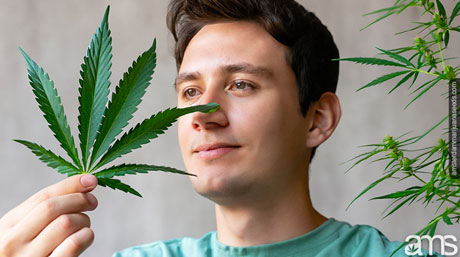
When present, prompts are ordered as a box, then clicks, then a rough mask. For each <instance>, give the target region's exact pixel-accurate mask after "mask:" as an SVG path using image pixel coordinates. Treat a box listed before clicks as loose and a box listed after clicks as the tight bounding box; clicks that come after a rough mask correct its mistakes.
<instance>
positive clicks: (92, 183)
mask: <svg viewBox="0 0 460 257" xmlns="http://www.w3.org/2000/svg"><path fill="white" fill-rule="evenodd" d="M96 186H97V178H96V177H95V176H94V175H90V174H86V175H75V176H72V177H69V178H66V179H64V180H62V181H60V182H58V183H56V184H54V185H51V186H49V187H46V188H44V189H42V190H41V191H39V192H38V193H36V194H34V195H33V196H31V197H30V198H29V199H27V200H26V201H24V202H23V203H22V204H20V205H19V206H17V207H16V208H14V209H13V210H11V211H10V212H8V213H7V214H5V216H3V217H2V219H1V220H0V232H1V231H4V230H7V229H10V228H12V227H13V226H14V225H16V224H17V223H19V221H20V220H21V219H22V218H23V217H24V216H25V215H26V214H27V213H29V212H30V211H31V210H32V209H33V208H34V207H36V206H37V205H39V204H40V203H41V202H43V201H46V200H48V199H50V198H53V197H56V196H60V195H65V194H72V193H85V192H90V191H92V190H93V189H94V188H95V187H96Z"/></svg>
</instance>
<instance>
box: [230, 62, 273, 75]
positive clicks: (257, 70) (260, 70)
mask: <svg viewBox="0 0 460 257" xmlns="http://www.w3.org/2000/svg"><path fill="white" fill-rule="evenodd" d="M222 71H223V72H224V73H247V74H252V75H258V76H261V77H272V76H273V71H272V70H270V69H269V68H267V67H263V66H254V65H252V64H249V63H236V64H229V65H225V66H223V67H222Z"/></svg>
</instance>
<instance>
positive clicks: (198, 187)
mask: <svg viewBox="0 0 460 257" xmlns="http://www.w3.org/2000/svg"><path fill="white" fill-rule="evenodd" d="M190 179H191V182H192V186H193V188H194V190H195V191H196V192H197V193H198V194H200V195H201V196H203V197H205V198H207V199H209V200H211V201H213V202H214V203H216V204H219V205H226V204H229V202H230V201H232V202H234V201H238V200H237V199H239V198H242V197H243V195H246V193H247V191H248V190H247V188H246V186H243V185H242V184H241V183H235V182H233V183H232V182H231V181H229V180H226V181H222V180H220V181H216V180H215V179H214V180H205V181H203V180H200V179H199V178H197V177H194V178H190Z"/></svg>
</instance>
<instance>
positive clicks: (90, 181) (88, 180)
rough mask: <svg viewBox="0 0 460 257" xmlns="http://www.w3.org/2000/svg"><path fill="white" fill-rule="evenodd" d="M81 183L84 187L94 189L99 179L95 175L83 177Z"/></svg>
mask: <svg viewBox="0 0 460 257" xmlns="http://www.w3.org/2000/svg"><path fill="white" fill-rule="evenodd" d="M80 182H81V184H82V185H83V186H84V187H92V186H95V185H96V184H97V179H96V177H95V176H94V175H83V176H81V179H80Z"/></svg>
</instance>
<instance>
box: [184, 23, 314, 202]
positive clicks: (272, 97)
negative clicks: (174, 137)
mask: <svg viewBox="0 0 460 257" xmlns="http://www.w3.org/2000/svg"><path fill="white" fill-rule="evenodd" d="M287 51H288V49H287V48H286V47H285V46H283V45H282V44H280V43H279V42H277V41H276V40H275V39H274V38H273V37H272V36H271V35H270V34H268V32H266V31H265V29H264V28H263V27H262V26H260V25H258V24H256V23H252V22H227V23H216V24H212V25H207V26H205V27H203V29H201V30H200V31H199V32H198V33H197V34H196V35H195V37H194V38H193V39H192V40H191V42H190V44H189V45H188V47H187V49H186V51H185V54H184V58H183V62H182V64H181V66H180V70H179V75H178V77H177V80H176V90H177V97H178V98H177V99H178V106H179V107H186V106H190V105H198V104H207V103H210V102H215V103H218V104H219V105H220V109H219V110H218V111H216V112H214V113H211V114H203V113H193V114H190V115H186V116H183V117H181V118H180V119H179V123H178V133H179V143H180V147H181V151H182V155H183V159H184V162H185V166H186V169H187V171H188V172H190V173H193V174H196V175H197V177H192V178H191V181H192V184H193V187H194V188H195V190H196V191H197V192H198V193H200V194H202V195H204V196H206V197H208V198H210V199H211V200H214V201H216V202H221V203H225V202H228V203H229V202H231V201H232V200H235V199H238V198H240V199H247V197H248V196H251V197H253V196H256V197H257V196H260V197H263V196H264V197H266V196H267V194H276V193H277V192H279V191H281V190H285V189H286V188H289V187H290V186H293V183H306V182H305V181H306V175H307V167H308V159H307V155H308V151H307V147H306V134H307V132H308V118H309V115H308V116H307V117H306V118H305V117H303V116H302V114H301V112H300V106H299V101H298V88H297V85H296V79H295V75H294V72H293V71H292V69H291V68H290V66H289V65H288V63H287V61H286V53H287ZM248 200H249V199H248Z"/></svg>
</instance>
